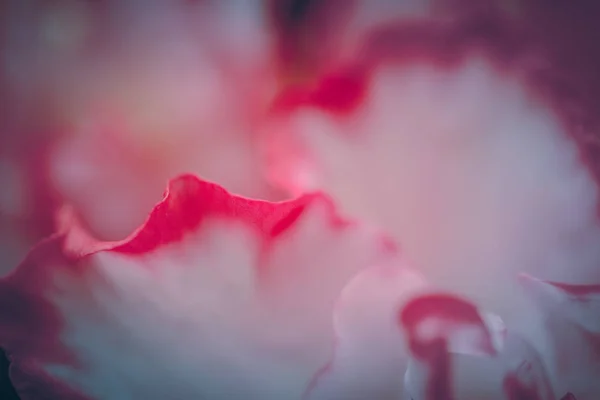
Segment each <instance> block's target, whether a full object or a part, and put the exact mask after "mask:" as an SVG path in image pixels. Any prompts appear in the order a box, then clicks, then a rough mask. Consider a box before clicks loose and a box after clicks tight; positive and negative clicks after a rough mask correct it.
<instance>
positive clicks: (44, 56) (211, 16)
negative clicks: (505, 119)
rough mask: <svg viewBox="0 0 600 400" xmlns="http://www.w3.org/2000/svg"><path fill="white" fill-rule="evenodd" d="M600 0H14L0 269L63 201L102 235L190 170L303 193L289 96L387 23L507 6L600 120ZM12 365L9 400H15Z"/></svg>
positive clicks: (277, 193)
mask: <svg viewBox="0 0 600 400" xmlns="http://www.w3.org/2000/svg"><path fill="white" fill-rule="evenodd" d="M598 4H599V3H597V2H594V1H562V0H498V1H494V0H162V1H161V0H0V276H3V275H6V274H8V273H10V271H11V270H13V269H14V268H15V267H16V265H17V264H18V263H19V262H20V261H21V260H22V259H23V257H24V255H25V254H26V252H27V251H28V249H29V248H31V246H32V245H34V244H35V243H36V242H37V241H39V240H40V239H42V238H44V237H47V236H48V235H50V234H52V233H53V232H55V231H57V230H59V229H60V228H61V215H62V214H61V213H60V212H59V211H60V210H64V207H69V209H71V210H74V212H75V213H76V215H77V216H78V218H79V219H80V220H81V221H82V223H83V224H84V225H85V226H86V227H87V228H88V229H89V230H90V231H91V232H92V233H93V234H94V235H95V236H96V237H98V238H100V239H103V240H120V239H123V238H125V237H126V236H127V235H128V234H129V233H131V232H132V231H133V230H134V229H135V228H136V227H137V226H139V225H140V224H141V223H142V222H143V221H144V219H145V218H146V216H147V214H148V212H149V211H150V209H151V208H152V206H153V205H154V204H155V203H157V202H158V201H160V199H161V196H162V193H163V191H164V189H165V187H166V183H167V180H168V179H169V178H171V177H173V176H175V175H177V174H180V173H184V172H193V173H196V174H198V175H200V176H201V177H203V178H205V179H208V180H211V181H215V182H217V183H219V184H221V185H223V186H224V187H225V188H227V189H228V190H230V191H232V192H234V193H237V194H241V195H244V196H249V197H254V198H261V199H267V200H281V199H285V198H287V197H289V196H291V195H292V194H291V193H289V192H286V191H285V190H284V189H282V188H281V187H279V186H278V185H276V184H275V183H274V182H273V181H272V180H270V179H269V174H268V173H267V172H266V171H265V168H266V167H265V165H266V163H265V154H264V148H265V143H264V141H265V140H267V139H265V138H266V136H265V135H264V131H265V126H268V123H269V121H270V119H271V117H272V113H274V112H275V110H276V109H277V107H275V106H274V105H277V104H281V99H282V98H285V96H286V95H287V94H289V93H296V92H297V91H301V90H302V88H310V87H313V86H314V85H315V84H316V82H318V81H319V79H320V77H322V76H323V75H324V74H326V73H328V72H329V71H332V70H335V69H337V68H339V67H340V66H343V65H345V64H347V63H348V62H351V61H353V60H357V59H361V57H363V58H364V57H369V54H372V51H371V50H372V49H369V48H368V43H370V42H369V40H370V38H371V36H372V34H373V32H376V31H378V30H380V29H381V28H382V27H387V26H394V25H402V24H410V23H415V21H417V22H419V23H420V24H422V25H423V26H425V27H427V24H433V23H434V22H436V21H440V20H444V21H450V22H451V23H453V24H455V25H458V26H460V25H461V24H463V23H464V24H465V26H470V27H472V26H476V27H477V25H476V24H475V25H473V24H472V21H477V20H478V19H482V20H485V18H490V16H491V15H494V16H498V15H500V16H501V17H502V18H504V19H505V20H506V21H509V22H510V24H514V26H515V29H516V30H517V31H519V32H522V34H523V35H525V36H527V38H528V40H530V39H531V40H535V41H536V42H537V43H539V44H540V45H541V46H542V47H543V48H544V50H545V51H546V52H547V54H548V60H550V62H551V63H553V65H555V66H556V69H557V70H560V71H562V73H563V74H564V75H566V76H568V77H569V79H568V80H567V81H568V82H569V85H567V86H565V87H564V88H563V89H562V90H564V96H565V97H569V96H571V93H572V92H577V95H578V96H580V97H581V98H583V99H585V102H584V104H586V107H588V113H589V114H590V115H598V111H599V110H600V74H598V71H600V54H599V53H600V52H599V51H598V46H599V45H598V42H597V37H598V36H597V32H596V31H597V20H598V16H600V6H599V5H598ZM467 21H468V22H467ZM469 24H470V25H469ZM477 29H482V30H485V29H486V26H485V25H483V26H478V27H477ZM422 32H423V34H425V35H426V34H427V29H426V28H425V29H423V30H422ZM470 34H477V32H471V31H469V30H468V29H465V30H464V35H470ZM491 35H492V36H493V33H491ZM408 40H412V39H411V38H408ZM414 40H419V38H414ZM507 51H509V50H507ZM340 96H342V97H343V96H344V93H341V94H340ZM589 123H590V124H593V123H595V121H593V120H590V121H589ZM269 138H272V136H269ZM269 140H270V139H269ZM590 140H591V141H596V138H591V139H590ZM596 143H598V141H596ZM599 147H600V146H599ZM591 151H592V152H594V151H595V150H593V149H592V150H591ZM596 152H597V151H596ZM595 154H596V153H595ZM6 306H7V305H0V307H6ZM4 361H6V360H4ZM6 368H7V363H6V362H0V370H1V371H0V372H1V373H0V385H1V386H2V389H1V390H0V398H1V399H10V398H16V397H15V396H14V393H12V394H11V392H10V387H9V386H10V385H9V384H8V380H7V372H6ZM2 390H4V392H3V391H2ZM11 396H12V397H11Z"/></svg>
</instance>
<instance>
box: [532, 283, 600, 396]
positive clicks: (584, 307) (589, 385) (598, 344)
mask: <svg viewBox="0 0 600 400" xmlns="http://www.w3.org/2000/svg"><path fill="white" fill-rule="evenodd" d="M521 281H522V283H523V285H524V286H525V288H526V289H527V292H528V293H529V294H530V295H531V296H532V297H533V299H534V300H535V301H536V303H537V304H538V305H539V307H540V309H541V310H542V313H543V315H544V318H545V323H546V330H545V332H546V335H547V336H549V339H550V344H551V347H552V357H551V358H550V360H551V363H550V367H551V368H550V370H551V372H552V374H553V379H554V380H555V381H556V386H557V388H558V390H560V391H562V392H567V391H570V392H572V393H573V394H574V395H575V396H576V397H577V399H580V400H581V399H583V400H588V399H589V400H592V399H596V398H598V397H599V396H600V384H599V383H598V379H597V377H598V375H599V374H600V285H597V284H596V285H591V284H587V285H573V284H564V283H559V282H551V281H545V280H541V279H537V278H534V277H532V276H529V275H525V274H523V275H521Z"/></svg>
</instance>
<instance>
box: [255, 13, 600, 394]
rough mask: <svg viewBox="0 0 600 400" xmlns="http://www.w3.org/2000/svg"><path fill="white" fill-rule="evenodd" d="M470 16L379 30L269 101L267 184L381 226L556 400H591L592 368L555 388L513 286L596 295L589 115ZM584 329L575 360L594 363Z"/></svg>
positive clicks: (509, 25) (493, 25)
mask: <svg viewBox="0 0 600 400" xmlns="http://www.w3.org/2000/svg"><path fill="white" fill-rule="evenodd" d="M484 11H485V12H483V14H475V15H464V16H462V17H457V18H455V19H451V20H424V21H405V22H402V23H396V24H392V25H389V26H384V27H381V28H380V29H378V30H376V31H374V32H373V33H372V35H371V36H370V37H368V38H367V39H366V40H365V43H364V46H363V47H362V50H363V51H362V52H361V53H359V54H357V55H356V57H355V59H354V60H353V61H351V62H350V63H348V64H347V65H345V66H343V67H342V68H338V69H337V70H335V71H333V72H331V73H329V74H325V75H324V76H322V79H321V80H320V81H319V82H318V83H317V84H315V85H313V86H311V85H304V86H303V87H302V86H301V87H299V88H294V90H293V91H290V92H288V93H284V94H283V95H282V96H281V98H280V100H279V102H278V103H277V104H276V107H275V108H276V110H277V111H278V112H279V113H280V115H279V117H277V118H274V120H273V125H272V128H271V132H270V136H268V140H267V141H265V144H266V149H267V152H268V155H269V158H268V161H269V163H270V168H271V179H272V180H273V181H274V182H276V183H277V184H279V185H280V186H282V187H285V188H287V189H288V191H289V192H290V193H294V194H299V193H303V192H304V191H307V190H309V191H310V190H323V191H325V192H327V193H330V194H331V195H332V197H333V198H334V200H335V201H336V202H337V203H338V204H339V205H340V207H341V208H342V210H343V211H344V212H345V213H348V214H350V215H353V216H358V217H359V218H361V219H363V220H366V221H369V222H371V223H374V224H377V225H378V226H382V227H383V228H384V229H385V230H387V231H388V232H390V233H391V234H392V236H393V237H394V239H396V240H397V242H398V243H400V244H401V245H402V248H403V251H404V253H405V254H406V256H407V257H408V258H409V259H410V260H412V262H413V264H412V265H413V266H414V267H415V268H417V269H418V270H419V271H421V272H422V273H423V274H424V275H425V276H426V278H428V279H429V280H430V281H431V283H432V284H433V285H434V286H435V287H438V288H440V289H442V290H446V291H448V292H449V293H451V294H453V295H457V296H462V297H464V298H466V299H468V300H469V301H470V302H473V303H474V304H476V307H477V308H482V309H485V310H489V311H490V312H493V313H495V314H497V315H499V316H500V318H501V319H502V320H503V321H504V323H505V324H506V326H507V327H509V329H511V330H512V331H514V332H516V333H518V334H519V335H520V336H522V337H523V340H524V341H525V342H529V343H531V345H532V346H534V348H535V351H537V352H539V353H540V357H542V358H543V364H544V365H546V367H545V368H546V369H547V370H548V373H549V374H550V380H551V381H552V384H553V385H555V386H556V387H554V388H553V389H555V390H556V395H557V396H559V395H560V396H562V395H563V394H564V393H565V392H566V391H570V392H573V394H574V395H575V396H576V397H577V398H584V399H585V398H589V399H595V398H596V397H598V396H599V395H600V389H598V388H592V386H594V385H593V382H592V381H591V380H590V378H589V376H588V375H587V371H595V370H596V368H595V366H596V365H598V364H599V363H600V361H599V360H598V359H597V358H595V357H593V356H591V357H590V359H587V360H586V359H584V358H580V357H579V356H576V355H573V357H572V358H573V359H572V360H571V362H570V363H569V368H570V369H569V371H570V372H569V374H567V375H572V376H579V377H580V378H579V379H575V378H572V379H570V380H569V379H567V378H566V375H565V374H564V371H563V372H561V369H560V368H559V367H558V365H559V364H557V362H558V361H557V360H556V359H554V360H552V357H551V356H550V354H551V353H553V352H556V351H558V352H567V351H568V350H567V349H569V344H568V343H571V342H570V341H566V339H565V336H564V335H563V330H562V329H558V330H557V331H554V330H551V329H548V327H547V324H546V322H545V320H546V319H547V316H548V314H547V313H543V314H544V315H546V317H544V316H541V314H542V313H540V310H539V309H537V308H536V306H535V305H534V302H532V301H531V299H530V296H529V295H528V293H527V290H524V288H523V287H522V285H521V284H520V283H519V279H518V275H519V273H522V272H526V273H529V274H531V275H534V276H536V277H538V278H539V279H542V280H548V281H553V282H560V283H561V284H567V285H569V284H570V285H575V286H580V285H584V284H594V283H600V268H599V266H598V259H599V257H600V253H599V249H600V226H599V225H598V199H597V196H598V195H597V193H598V168H597V165H596V164H597V157H595V155H596V152H597V146H596V142H597V140H596V139H595V138H596V137H597V130H595V129H596V128H595V126H596V125H594V124H593V123H590V122H589V121H590V120H593V119H594V114H593V113H594V112H595V108H594V104H595V103H593V102H591V101H589V100H590V99H589V98H587V97H585V96H582V97H577V95H576V92H577V89H578V85H579V88H580V87H581V85H580V84H579V83H578V82H577V79H576V78H573V77H572V76H571V75H569V74H568V72H569V71H568V70H563V69H561V65H560V64H557V65H553V64H552V63H551V60H552V58H549V57H550V56H548V55H547V52H546V51H545V48H544V46H543V43H540V41H539V40H537V38H536V37H535V35H534V34H532V32H531V31H530V30H528V29H527V27H524V26H523V25H520V24H519V23H518V21H515V20H514V19H511V18H508V17H507V16H505V15H503V14H499V13H497V12H495V11H494V10H493V9H491V10H484ZM563 312H564V310H563ZM550 315H552V314H550ZM556 318H557V317H556V316H552V317H551V318H550V320H555V319H556ZM565 318H566V317H565ZM587 318H590V319H592V320H594V319H599V318H600V313H599V312H598V310H596V309H595V308H592V309H590V310H589V311H588V314H587ZM567 320H568V318H567ZM563 322H564V320H563ZM578 324H581V321H579V322H578ZM552 326H553V327H554V326H556V321H555V322H553V323H552ZM574 330H575V331H577V329H574ZM586 332H587V331H586ZM591 332H592V336H590V335H588V333H585V334H582V333H581V335H582V336H581V337H580V339H581V338H586V339H585V340H582V341H580V342H579V345H580V346H579V347H581V349H580V350H578V354H580V353H579V352H581V354H583V353H586V352H587V353H590V354H596V353H597V352H596V350H595V347H596V344H595V339H593V338H595V333H594V332H595V331H591ZM558 333H560V335H559V336H560V338H556V337H554V336H555V334H558ZM565 335H566V334H565ZM575 336H577V335H575ZM567 337H569V338H570V339H571V340H574V339H573V336H570V334H568V335H567ZM590 337H591V338H590ZM575 341H576V340H575ZM586 357H587V356H586ZM592 366H594V367H592ZM592 373H593V372H592ZM567 381H568V382H567Z"/></svg>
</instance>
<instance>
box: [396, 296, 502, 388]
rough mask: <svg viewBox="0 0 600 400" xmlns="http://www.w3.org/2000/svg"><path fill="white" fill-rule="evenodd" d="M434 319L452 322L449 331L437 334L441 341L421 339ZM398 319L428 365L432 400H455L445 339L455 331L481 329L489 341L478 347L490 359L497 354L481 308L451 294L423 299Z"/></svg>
mask: <svg viewBox="0 0 600 400" xmlns="http://www.w3.org/2000/svg"><path fill="white" fill-rule="evenodd" d="M432 318H439V319H442V320H444V321H448V327H447V329H444V330H443V331H442V332H436V335H438V336H437V337H433V338H423V337H421V336H420V335H419V333H418V332H417V329H418V327H419V326H420V324H421V323H423V322H424V321H425V320H428V319H432ZM398 319H399V322H400V324H401V325H402V326H403V327H404V328H405V329H406V330H407V332H408V337H409V348H410V351H411V353H412V355H413V356H414V357H416V358H417V359H420V360H421V361H423V362H425V363H426V364H427V365H428V369H429V375H428V377H427V383H426V385H427V399H428V400H451V399H452V398H453V389H452V368H451V365H450V355H449V353H448V341H447V338H446V337H445V335H448V336H451V335H452V334H453V333H452V332H451V330H452V328H453V327H460V326H461V325H470V326H476V327H480V328H481V329H483V331H484V332H485V338H486V340H485V341H483V342H482V343H476V344H474V345H475V346H477V347H478V349H479V350H483V351H485V352H486V353H488V354H490V355H494V354H495V353H496V352H495V349H494V347H493V344H492V342H491V337H490V335H489V332H488V331H487V329H486V328H485V323H484V321H483V319H482V318H481V315H480V314H479V312H478V310H477V307H475V306H474V305H473V304H471V303H469V302H468V301H465V300H463V299H461V298H458V297H455V296H452V295H447V294H430V295H424V296H419V297H417V298H415V299H413V300H411V301H410V302H409V303H408V304H407V305H406V306H405V307H404V308H403V309H402V310H400V312H399V315H398ZM458 329H460V328H458Z"/></svg>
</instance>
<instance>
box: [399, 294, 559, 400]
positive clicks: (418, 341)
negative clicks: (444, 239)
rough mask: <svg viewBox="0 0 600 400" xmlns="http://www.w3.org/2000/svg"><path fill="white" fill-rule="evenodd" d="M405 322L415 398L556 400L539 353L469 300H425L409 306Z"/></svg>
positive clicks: (402, 316)
mask: <svg viewBox="0 0 600 400" xmlns="http://www.w3.org/2000/svg"><path fill="white" fill-rule="evenodd" d="M400 322H401V323H402V326H404V328H405V329H406V330H407V332H408V338H409V339H408V340H409V348H410V350H411V354H412V357H413V358H412V359H411V362H410V364H409V367H408V370H407V371H406V375H405V384H406V389H407V394H408V395H409V396H410V397H411V398H412V399H414V400H419V399H423V400H429V399H455V398H456V399H461V400H468V399H473V400H475V399H482V398H485V399H499V400H500V399H508V400H516V399H530V400H535V399H540V400H542V399H543V400H554V395H553V392H552V388H551V387H550V384H549V381H548V377H547V374H546V371H545V367H544V365H543V363H542V361H541V359H540V357H539V355H538V354H537V352H536V350H535V349H534V348H533V347H532V346H530V345H529V344H528V343H527V342H526V341H524V340H523V339H522V338H520V337H519V336H518V335H516V334H512V333H510V332H509V333H508V334H506V329H505V327H504V326H503V325H502V324H498V323H497V321H496V322H494V323H490V322H489V316H486V314H482V313H481V312H480V311H479V310H478V309H477V308H476V307H475V306H474V305H473V304H471V303H469V302H468V301H465V300H462V299H460V298H457V297H453V296H450V295H445V294H431V295H425V296H421V297H418V298H416V299H414V300H412V301H411V302H409V303H408V304H407V305H406V306H405V307H404V309H403V310H402V312H401V314H400ZM495 336H496V337H497V338H502V341H501V343H500V342H499V341H498V340H495V339H494V337H495ZM480 356H484V358H481V357H480Z"/></svg>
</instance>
